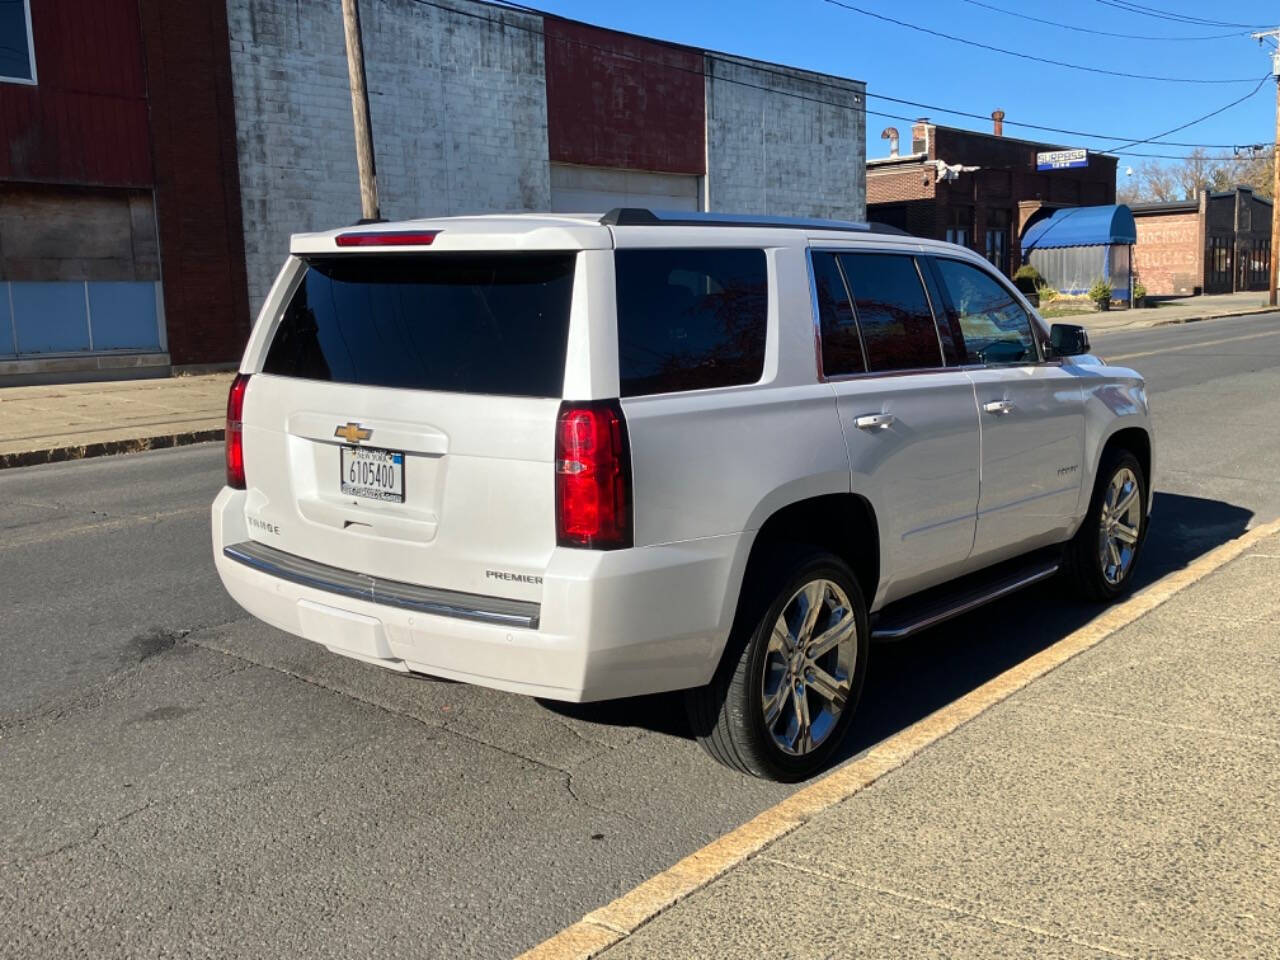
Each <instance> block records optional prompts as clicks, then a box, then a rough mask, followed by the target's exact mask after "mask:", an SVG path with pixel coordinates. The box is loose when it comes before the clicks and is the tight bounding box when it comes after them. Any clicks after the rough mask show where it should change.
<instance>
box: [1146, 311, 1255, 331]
mask: <svg viewBox="0 0 1280 960" xmlns="http://www.w3.org/2000/svg"><path fill="white" fill-rule="evenodd" d="M1277 310H1280V307H1256V308H1254V309H1252V310H1236V311H1233V312H1231V313H1209V314H1205V315H1204V316H1203V317H1181V318H1173V319H1171V320H1154V321H1152V322H1151V324H1150V326H1152V327H1171V326H1175V325H1177V324H1181V323H1199V322H1200V321H1201V320H1226V319H1228V318H1230V317H1252V316H1253V315H1255V314H1259V313H1275V312H1276V311H1277Z"/></svg>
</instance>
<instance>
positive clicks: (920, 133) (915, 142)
mask: <svg viewBox="0 0 1280 960" xmlns="http://www.w3.org/2000/svg"><path fill="white" fill-rule="evenodd" d="M911 152H912V153H928V152H929V118H928V117H921V118H920V119H919V120H917V121H916V122H915V123H913V124H912V125H911Z"/></svg>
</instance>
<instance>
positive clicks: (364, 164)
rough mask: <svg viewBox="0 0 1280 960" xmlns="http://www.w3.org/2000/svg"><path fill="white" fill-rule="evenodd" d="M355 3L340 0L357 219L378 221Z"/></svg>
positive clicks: (350, 0) (374, 175) (358, 9)
mask: <svg viewBox="0 0 1280 960" xmlns="http://www.w3.org/2000/svg"><path fill="white" fill-rule="evenodd" d="M357 3H358V0H342V26H343V28H344V29H345V31H346V35H347V76H348V77H349V79H350V81H351V114H352V117H353V118H354V120H355V125H356V166H357V168H358V169H359V171H360V216H361V219H363V220H380V219H382V215H381V213H380V212H379V210H378V168H377V166H376V165H375V164H374V160H373V131H372V129H371V128H370V126H369V91H368V90H367V89H366V87H365V82H364V40H363V39H362V38H361V36H360V8H359V7H358V6H357Z"/></svg>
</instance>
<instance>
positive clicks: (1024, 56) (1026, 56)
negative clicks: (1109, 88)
mask: <svg viewBox="0 0 1280 960" xmlns="http://www.w3.org/2000/svg"><path fill="white" fill-rule="evenodd" d="M824 2H825V3H829V4H831V6H833V7H840V8H841V9H843V10H849V11H852V12H853V13H860V14H862V15H863V16H865V17H871V18H873V19H875V20H883V21H884V22H885V23H892V24H895V25H897V26H899V27H906V28H907V29H908V30H915V31H916V32H918V33H927V34H929V35H930V36H933V37H940V38H942V39H943V40H950V41H952V42H953V43H963V44H965V45H966V46H970V47H977V48H978V49H979V50H989V51H991V52H992V53H1003V54H1004V55H1005V56H1009V57H1017V58H1019V59H1021V60H1030V61H1032V62H1033V63H1046V64H1048V65H1050V66H1053V67H1066V68H1067V69H1070V70H1080V71H1083V72H1085V73H1098V74H1102V75H1103V76H1109V77H1123V78H1125V79H1126V80H1158V81H1160V82H1162V83H1195V84H1220V83H1252V82H1253V77H1241V78H1237V79H1234V80H1227V79H1222V80H1214V79H1207V78H1204V77H1162V76H1158V75H1155V74H1149V73H1126V72H1124V71H1123V70H1107V69H1106V68H1104V67H1090V66H1085V65H1084V64H1079V63H1068V62H1067V61H1065V60H1051V59H1049V58H1048V57H1037V56H1034V55H1033V54H1030V53H1023V52H1022V51H1020V50H1007V49H1005V48H1004V47H996V46H992V45H991V44H989V43H979V42H978V41H977V40H969V39H966V38H965V37H957V36H955V35H954V34H950V33H943V32H942V31H940V30H931V29H929V28H928V27H922V26H920V25H919V24H915V23H907V22H906V21H905V20H895V19H894V18H893V17H887V16H885V15H884V14H882V13H875V12H873V11H871V10H864V9H863V8H862V7H856V6H854V5H853V4H851V3H844V2H843V0H824Z"/></svg>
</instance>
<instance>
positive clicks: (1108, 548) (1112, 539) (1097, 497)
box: [1066, 449, 1147, 600]
mask: <svg viewBox="0 0 1280 960" xmlns="http://www.w3.org/2000/svg"><path fill="white" fill-rule="evenodd" d="M1146 535H1147V481H1146V477H1145V476H1144V475H1143V472H1142V464H1140V463H1139V462H1138V458H1137V457H1135V456H1134V455H1133V454H1132V453H1130V452H1129V451H1128V450H1119V449H1118V450H1111V451H1108V453H1107V454H1106V456H1104V457H1103V460H1102V463H1101V464H1100V465H1099V469H1098V480H1097V483H1096V484H1095V486H1094V491H1093V499H1092V501H1091V502H1090V504H1089V512H1088V514H1087V515H1086V516H1085V519H1084V522H1083V523H1082V524H1081V525H1080V529H1079V530H1078V531H1077V532H1076V535H1075V537H1074V538H1073V539H1072V540H1071V542H1070V544H1068V546H1067V558H1066V559H1067V565H1066V569H1067V573H1068V575H1069V576H1070V577H1071V578H1072V579H1073V580H1074V581H1075V585H1076V587H1077V589H1078V590H1079V592H1080V593H1081V594H1082V595H1083V596H1084V597H1086V598H1087V599H1091V600H1112V599H1114V598H1115V597H1118V596H1119V595H1120V594H1122V593H1124V592H1125V591H1126V590H1127V589H1128V588H1129V587H1130V585H1131V582H1132V579H1133V571H1134V568H1135V567H1136V566H1137V564H1138V555H1139V554H1140V553H1141V552H1142V544H1143V541H1144V540H1145V539H1146Z"/></svg>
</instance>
